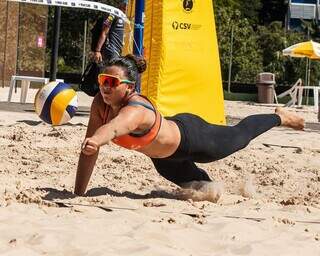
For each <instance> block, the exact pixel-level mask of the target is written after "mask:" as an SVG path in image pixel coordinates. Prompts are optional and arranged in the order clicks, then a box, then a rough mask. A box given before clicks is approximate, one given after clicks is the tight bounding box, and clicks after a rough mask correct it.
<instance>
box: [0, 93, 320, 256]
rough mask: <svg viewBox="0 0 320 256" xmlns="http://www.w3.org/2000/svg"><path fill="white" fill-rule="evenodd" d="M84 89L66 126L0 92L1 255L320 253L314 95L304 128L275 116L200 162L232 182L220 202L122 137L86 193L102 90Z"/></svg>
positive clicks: (238, 114)
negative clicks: (195, 192)
mask: <svg viewBox="0 0 320 256" xmlns="http://www.w3.org/2000/svg"><path fill="white" fill-rule="evenodd" d="M0 92H1V93H3V91H0ZM2 95H5V94H2ZM79 96H80V105H81V108H80V109H81V111H79V115H77V116H75V117H74V118H73V119H72V120H71V122H70V123H69V124H68V125H64V126H59V127H51V126H49V125H47V124H44V123H42V122H41V120H40V119H39V118H38V117H37V116H36V114H35V113H34V112H33V111H32V109H33V107H32V105H30V104H26V105H21V104H18V103H11V104H7V103H5V102H0V145H1V147H0V155H1V157H0V255H10V256H11V255H68V256H71V255H75V256H76V255H77V256H78V255H79V256H80V255H92V256H93V255H130V256H131V255H139V256H142V255H148V256H150V255H153V256H154V255H175V256H178V255H187V256H190V255H194V256H199V255H210V256H211V255H259V256H260V255H281V256H283V255H288V256H293V255H320V129H319V125H318V124H319V123H317V120H316V116H317V115H316V113H315V112H314V110H313V108H312V107H304V108H303V109H292V111H295V112H297V113H298V114H300V115H302V116H303V117H305V119H306V121H307V127H306V129H305V131H295V130H290V129H286V128H274V129H272V130H271V131H269V132H267V133H265V134H263V135H261V136H260V137H258V138H257V139H255V140H254V141H252V142H251V143H250V145H249V146H248V147H247V148H245V149H244V150H242V151H239V152H237V153H235V154H233V155H232V156H229V157H227V158H225V159H223V160H220V161H217V162H213V163H210V164H201V165H200V166H201V167H202V168H204V169H206V170H207V171H208V173H209V174H210V176H211V177H212V178H213V179H214V180H216V181H217V182H223V184H224V190H225V192H224V194H223V195H222V197H221V198H220V200H219V201H218V202H217V203H211V202H209V201H200V202H198V201H193V200H182V199H181V191H180V190H179V189H178V187H176V186H175V185H173V184H171V183H170V182H168V181H166V180H165V179H164V178H162V177H160V176H159V175H158V174H157V172H156V171H155V169H154V167H153V165H152V163H151V161H150V160H149V159H148V158H147V157H145V156H144V155H142V154H140V153H137V152H134V151H128V150H125V149H122V148H120V147H118V146H116V145H113V144H112V145H108V146H105V147H103V148H102V149H101V151H100V155H99V159H98V161H97V165H96V168H95V170H94V172H93V175H92V179H91V181H90V183H89V186H88V193H87V196H86V197H75V196H74V195H73V194H72V191H73V188H74V179H75V173H76V167H77V161H78V155H79V152H80V145H81V142H82V140H83V138H84V135H85V131H86V125H87V121H88V114H89V112H88V109H89V108H88V107H89V105H90V102H91V98H88V97H85V96H84V95H83V94H81V93H80V95H79ZM3 97H4V96H3ZM3 101H4V100H3ZM29 102H32V97H31V96H30V98H29ZM1 109H2V110H1ZM225 110H226V114H227V116H228V123H230V124H231V123H236V122H238V120H239V119H241V118H243V117H245V116H247V115H249V114H255V113H272V112H273V111H274V107H270V106H267V105H258V104H252V103H246V102H228V101H226V102H225ZM221 146H223V145H221Z"/></svg>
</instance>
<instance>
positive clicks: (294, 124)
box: [275, 107, 305, 130]
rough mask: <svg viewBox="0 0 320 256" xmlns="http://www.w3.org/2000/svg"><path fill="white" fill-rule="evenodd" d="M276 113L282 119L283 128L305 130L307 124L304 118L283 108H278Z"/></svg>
mask: <svg viewBox="0 0 320 256" xmlns="http://www.w3.org/2000/svg"><path fill="white" fill-rule="evenodd" d="M275 112H276V114H277V115H278V116H279V117H280V119H281V126H286V127H290V128H292V129H295V130H303V128H304V126H305V123H304V119H303V118H302V117H300V116H298V115H297V114H294V113H292V112H289V111H287V110H285V109H284V108H281V107H277V108H276V110H275Z"/></svg>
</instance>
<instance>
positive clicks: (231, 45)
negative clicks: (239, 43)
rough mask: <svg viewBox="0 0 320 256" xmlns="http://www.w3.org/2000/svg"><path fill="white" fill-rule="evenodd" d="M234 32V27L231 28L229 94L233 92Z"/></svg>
mask: <svg viewBox="0 0 320 256" xmlns="http://www.w3.org/2000/svg"><path fill="white" fill-rule="evenodd" d="M233 31H234V26H233V25H232V27H231V42H230V60H229V74H228V92H231V73H232V57H233V56H232V55H233Z"/></svg>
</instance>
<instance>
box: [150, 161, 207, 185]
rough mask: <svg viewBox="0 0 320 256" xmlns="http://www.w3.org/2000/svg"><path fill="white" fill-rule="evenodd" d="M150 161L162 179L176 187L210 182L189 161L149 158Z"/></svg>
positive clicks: (202, 172) (201, 171) (204, 174)
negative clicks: (198, 182)
mask: <svg viewBox="0 0 320 256" xmlns="http://www.w3.org/2000/svg"><path fill="white" fill-rule="evenodd" d="M151 160H152V162H153V164H154V166H155V168H156V170H157V171H158V173H159V174H160V175H161V176H162V177H164V178H166V179H167V180H169V181H171V182H173V183H175V184H177V185H178V186H180V185H181V184H183V183H186V182H191V181H211V179H210V177H209V176H208V174H207V173H206V172H205V171H204V170H202V169H200V168H198V167H197V166H196V165H195V163H193V162H191V161H188V160H183V161H178V160H170V159H157V158H151Z"/></svg>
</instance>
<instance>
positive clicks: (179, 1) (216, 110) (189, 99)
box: [142, 0, 225, 124]
mask: <svg viewBox="0 0 320 256" xmlns="http://www.w3.org/2000/svg"><path fill="white" fill-rule="evenodd" d="M159 17H160V18H159ZM145 30H146V31H145V32H146V33H145V52H146V57H147V59H148V60H149V68H148V70H147V72H146V74H145V75H144V76H143V83H142V93H143V94H145V95H147V96H149V97H151V99H152V100H153V101H154V103H155V104H156V105H157V106H158V108H159V110H160V112H161V113H162V114H163V115H165V116H171V115H174V114H176V113H183V112H188V113H193V114H197V115H199V116H201V117H202V118H204V119H205V120H207V121H208V122H210V123H216V124H224V123H225V116H224V103H223V90H222V81H221V72H220V60H219V51H218V44H217V37H216V30H215V21H214V15H213V7H212V1H211V0H163V1H159V0H147V1H146V20H145Z"/></svg>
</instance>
